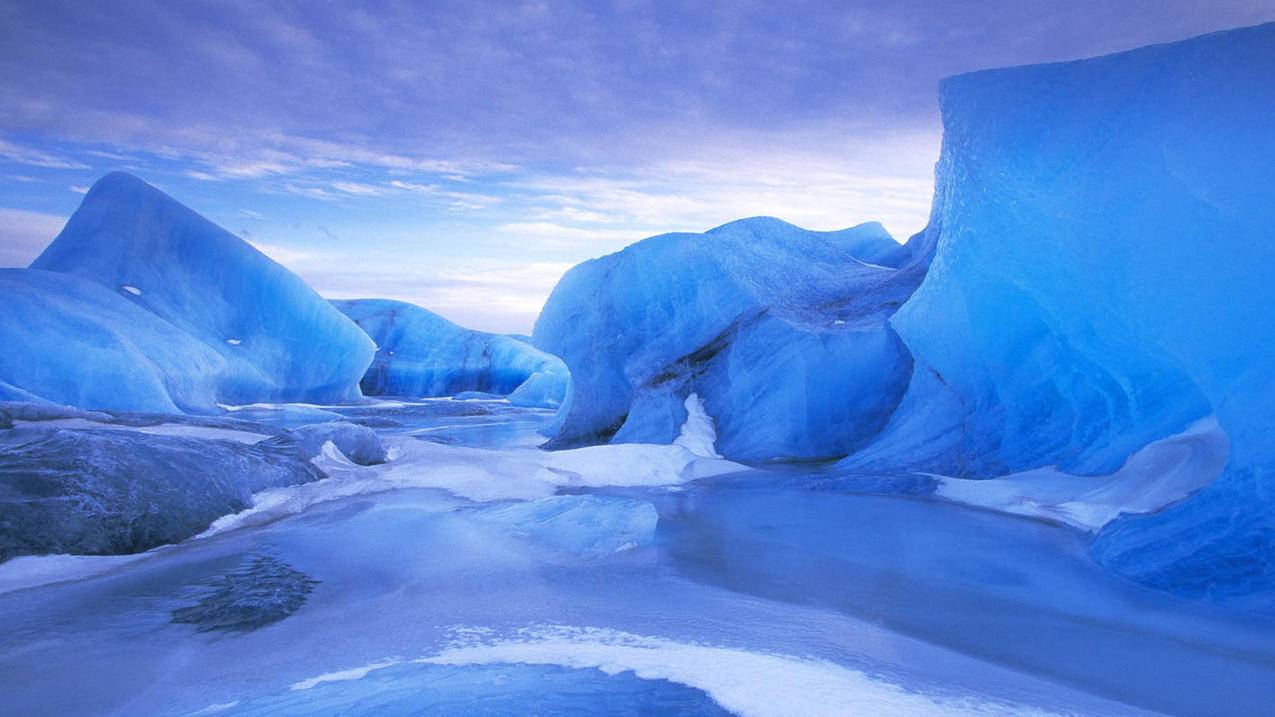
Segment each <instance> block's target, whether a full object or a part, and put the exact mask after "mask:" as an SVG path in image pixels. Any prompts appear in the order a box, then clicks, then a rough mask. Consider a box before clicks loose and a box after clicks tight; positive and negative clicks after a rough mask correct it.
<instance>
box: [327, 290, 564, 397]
mask: <svg viewBox="0 0 1275 717" xmlns="http://www.w3.org/2000/svg"><path fill="white" fill-rule="evenodd" d="M332 303H333V305H334V306H336V308H337V309H339V310H340V311H341V312H342V313H344V314H345V315H346V316H348V317H349V318H350V319H352V320H353V321H354V322H355V323H356V324H358V326H359V327H360V328H362V329H363V330H364V331H365V332H367V334H368V335H369V336H371V337H372V340H373V341H375V342H376V347H377V348H376V357H375V358H374V359H373V361H372V365H371V367H370V368H369V369H368V371H367V374H366V375H365V376H364V377H363V381H362V385H363V390H364V392H366V393H367V394H369V395H378V396H380V395H385V396H416V397H428V396H454V395H456V394H458V393H462V392H465V391H480V392H483V393H489V394H495V395H501V396H504V395H509V400H510V401H511V402H512V403H515V404H518V405H525V406H544V407H550V408H555V407H557V406H558V404H560V403H561V402H562V397H563V394H564V393H565V391H566V387H567V382H568V372H567V369H566V367H565V366H564V365H563V363H562V362H561V361H559V360H558V359H557V358H555V357H553V356H550V355H548V354H546V353H544V352H543V351H539V350H537V349H535V348H532V347H531V346H530V345H528V344H526V343H524V342H522V341H519V340H518V339H515V338H512V337H510V336H505V335H502V334H489V333H484V332H482V331H471V330H469V329H466V328H463V327H460V326H457V325H456V324H454V323H452V322H450V321H448V320H447V319H444V318H443V317H441V316H439V315H438V314H435V313H433V312H431V311H427V310H425V309H422V308H421V307H419V306H416V305H414V304H408V303H405V302H402V301H390V300H387V299H356V300H350V301H334V302H332Z"/></svg>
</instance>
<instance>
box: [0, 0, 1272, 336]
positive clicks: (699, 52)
mask: <svg viewBox="0 0 1275 717" xmlns="http://www.w3.org/2000/svg"><path fill="white" fill-rule="evenodd" d="M1273 19H1275V0H1264V1H1260V2H1259V1H1256V0H1214V1H1212V2H1199V0H1161V1H1158V2H1150V1H1140V0H1122V1H1120V2H1112V1H1111V0H1106V1H1102V2H1096V1H1091V0H1079V1H1073V2H1043V1H1039V0H1018V1H1016V2H959V1H955V2H954V1H948V2H930V1H920V2H887V1H885V0H880V1H876V2H840V3H810V2H785V3H775V2H766V3H761V2H758V3H751V2H742V1H738V0H737V1H735V2H727V3H680V4H674V3H638V2H620V3H602V2H529V3H512V2H510V3H497V2H491V3H486V2H472V1H470V2H455V3H451V2H437V3H424V2H413V3H396V2H382V3H377V2H373V3H344V2H323V3H320V2H269V3H267V2H250V3H249V2H245V3H233V2H216V3H202V2H112V3H86V2H62V1H60V0H40V1H38V2H14V1H11V0H0V27H3V31H2V32H3V33H4V37H3V42H0V106H2V107H4V108H5V109H4V112H3V113H0V264H7V265H21V264H24V263H25V262H27V261H29V260H30V259H31V258H32V257H33V256H34V255H35V253H37V252H38V251H39V249H40V248H41V247H42V246H43V245H44V244H46V243H47V242H48V240H49V239H50V238H52V236H53V234H55V233H56V231H57V230H58V229H59V228H60V225H61V222H62V221H63V220H64V219H65V217H66V216H67V215H68V214H69V213H70V212H71V211H73V210H74V208H75V206H76V204H77V202H78V200H79V196H80V193H82V191H83V190H84V188H85V187H86V186H87V185H88V184H90V183H91V182H92V181H93V180H94V179H96V177H97V176H100V175H101V174H103V173H105V172H107V171H109V170H111V169H126V170H129V171H133V172H134V173H136V174H138V175H139V176H141V177H143V178H144V179H147V180H148V181H151V182H152V183H155V184H157V185H159V186H160V187H162V188H164V189H165V190H167V191H169V192H170V193H172V194H174V195H175V196H176V197H177V198H179V199H181V200H182V201H184V202H185V203H187V204H189V205H190V206H192V207H194V208H195V209H197V210H199V211H201V212H203V213H204V214H206V215H207V216H209V217H210V218H212V219H213V220H215V221H217V222H219V223H221V224H223V225H224V226H226V227H227V228H229V229H231V230H232V231H235V232H236V233H239V234H240V235H242V236H244V237H245V238H247V239H248V240H249V241H252V242H253V243H255V244H257V245H258V246H260V247H262V248H263V249H264V250H265V251H267V253H270V254H271V255H272V256H274V257H275V258H277V259H279V260H280V261H282V262H283V263H285V264H287V265H289V266H291V267H292V268H294V269H295V270H297V271H298V272H299V273H301V274H302V275H303V276H305V277H306V278H307V279H309V280H310V281H311V283H312V284H314V285H315V287H316V288H318V289H319V290H320V291H321V292H322V293H325V294H327V295H331V296H341V297H350V296H372V295H376V296H389V297H394V298H402V299H407V300H411V301H416V302H418V303H421V304H422V305H425V306H427V307H429V308H433V309H435V310H438V311H440V312H442V313H444V314H445V315H447V316H449V317H451V318H453V319H455V320H458V321H460V322H462V323H466V324H469V325H473V326H476V327H479V328H487V329H492V330H507V331H526V330H528V329H529V328H530V324H531V321H532V320H533V319H534V316H535V314H536V312H537V311H538V309H539V306H540V304H541V302H542V301H543V299H544V297H545V295H546V294H547V292H548V291H549V289H550V288H551V287H552V285H553V283H554V282H555V281H556V279H557V278H558V276H560V275H561V273H562V271H564V270H565V269H566V268H567V267H569V266H570V265H571V264H573V263H575V262H577V261H580V260H583V259H586V258H589V257H591V256H597V255H599V254H603V253H607V252H610V251H614V250H615V249H618V248H620V247H621V246H623V245H625V244H627V243H629V242H631V241H633V240H635V239H638V238H641V237H642V236H646V235H649V234H653V233H658V232H661V231H668V230H675V229H685V230H696V231H699V230H703V229H707V228H709V227H711V226H713V225H716V224H720V223H722V222H725V221H728V220H731V219H735V218H738V217H741V216H749V215H757V214H769V215H774V216H779V217H781V218H784V219H788V220H790V221H793V222H795V223H798V224H802V225H806V226H810V227H812V228H819V229H830V228H837V227H841V226H847V225H851V224H855V223H858V222H861V221H867V220H872V219H876V220H880V221H882V222H884V223H885V224H886V226H887V227H888V228H889V229H890V230H891V231H892V232H894V233H895V234H896V236H898V237H899V238H900V239H904V238H906V237H907V235H909V234H911V233H912V232H914V231H916V230H918V229H920V228H921V226H922V224H923V223H924V221H925V215H926V212H927V210H928V206H929V199H930V173H931V169H932V165H933V161H934V159H935V157H936V154H937V149H938V138H939V119H938V111H937V106H936V100H935V88H936V84H937V81H938V80H939V79H940V78H941V77H944V76H946V75H951V74H956V73H960V72H966V71H970V70H976V69H982V68H988V67H998V66H1004V65H1014V64H1024V63H1031V62H1041V61H1051V60H1061V59H1072V58H1078V57H1085V56H1091V55H1097V54H1103V53H1107V52H1112V51H1117V50H1121V49H1127V48H1131V47H1136V46H1139V45H1145V44H1150V43H1155V42H1165V41H1171V40H1176V39H1181V38H1184V37H1188V36H1191V35H1195V34H1200V33H1203V32H1208V31H1211V30H1217V29H1223V28H1228V27H1235V26H1240V25H1247V24H1255V23H1258V22H1262V21H1266V20H1273Z"/></svg>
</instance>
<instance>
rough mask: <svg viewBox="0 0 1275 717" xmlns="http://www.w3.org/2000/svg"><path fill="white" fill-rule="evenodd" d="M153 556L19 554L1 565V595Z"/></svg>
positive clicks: (80, 577)
mask: <svg viewBox="0 0 1275 717" xmlns="http://www.w3.org/2000/svg"><path fill="white" fill-rule="evenodd" d="M150 555H151V553H150V552H146V553H137V554H134V555H66V554H61V555H19V556H18V557H16V558H10V559H8V560H6V561H4V562H3V563H0V593H7V592H11V591H14V590H26V589H29V588H36V587H40V586H42V585H52V584H54V583H60V582H66V581H68V580H83V579H84V578H89V577H93V576H95V575H102V574H103V573H107V572H110V571H112V570H115V569H116V568H119V567H122V566H124V565H128V564H129V563H133V562H136V561H138V560H141V559H142V558H145V557H149V556H150Z"/></svg>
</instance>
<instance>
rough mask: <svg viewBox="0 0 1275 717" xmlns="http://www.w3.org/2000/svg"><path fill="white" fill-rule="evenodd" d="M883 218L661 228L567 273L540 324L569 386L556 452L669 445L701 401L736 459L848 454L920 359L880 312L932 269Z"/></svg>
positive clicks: (722, 446) (539, 339)
mask: <svg viewBox="0 0 1275 717" xmlns="http://www.w3.org/2000/svg"><path fill="white" fill-rule="evenodd" d="M915 251H916V247H915V246H911V247H907V246H900V245H899V244H897V243H896V242H895V241H894V240H893V239H891V238H890V236H889V235H888V234H887V233H886V232H885V230H884V229H883V228H882V227H881V225H880V224H876V223H869V224H862V225H859V226H857V227H853V228H851V229H846V230H843V231H838V232H814V231H807V230H804V229H800V228H798V227H795V226H792V225H790V224H787V223H784V222H781V221H779V220H777V219H770V218H764V217H762V218H754V219H746V220H741V221H737V222H732V223H730V224H726V225H724V226H721V227H718V228H716V229H713V230H711V231H708V232H705V233H703V234H666V235H662V236H658V237H652V238H650V239H646V240H643V241H641V242H638V243H637V244H634V245H632V246H630V247H628V248H627V249H625V250H623V251H621V252H618V253H616V254H611V255H609V256H605V257H602V258H600V259H594V260H591V261H587V262H585V263H583V264H580V265H579V266H577V267H575V268H573V269H572V270H571V271H569V272H567V274H566V276H564V277H563V278H562V280H561V281H560V282H559V284H558V285H557V287H555V289H554V291H553V293H552V295H551V296H550V297H549V300H548V302H547V303H546V304H545V308H544V310H543V311H542V313H541V314H540V317H539V318H538V319H537V321H536V326H535V332H534V333H533V339H534V342H535V344H536V346H537V347H539V348H542V349H544V350H546V351H548V352H550V353H553V354H555V355H557V356H561V357H562V359H563V361H564V362H565V363H566V365H567V367H568V369H570V373H571V381H570V391H569V392H568V395H567V398H566V400H565V401H564V405H563V407H562V408H561V409H560V412H559V417H558V421H557V422H556V425H555V426H554V427H553V430H554V432H555V433H556V436H555V438H554V444H555V445H559V446H566V445H572V444H578V443H588V442H597V441H607V440H610V441H612V442H616V443H625V442H649V443H671V442H673V440H674V439H675V438H677V436H678V433H679V430H680V428H681V426H682V425H683V423H684V422H685V420H686V417H687V412H686V408H685V402H686V398H687V397H688V396H689V395H690V394H692V393H694V394H696V395H697V396H698V397H699V398H701V399H702V400H703V407H704V409H705V411H706V413H707V415H708V416H710V417H711V418H712V419H713V421H714V422H715V424H716V432H717V450H718V451H719V452H720V453H721V454H722V455H724V456H727V457H728V458H732V459H740V460H775V459H813V458H827V457H836V456H842V455H845V454H846V453H848V452H850V451H851V450H853V449H854V448H855V447H857V446H858V445H860V444H862V443H863V442H865V441H867V440H868V439H869V438H871V437H872V436H873V435H875V434H876V432H877V431H878V430H879V429H880V427H881V426H882V425H883V424H884V423H885V421H886V420H887V419H888V418H889V416H890V414H891V412H892V411H893V410H894V407H895V404H897V403H898V401H899V399H900V397H901V396H902V394H903V391H904V389H905V388H906V386H907V383H908V377H909V375H910V373H911V368H912V360H911V357H910V356H909V355H908V352H907V350H906V348H905V347H904V346H903V343H902V342H901V341H900V340H899V337H898V336H897V335H896V334H895V332H894V330H893V329H892V328H891V327H890V325H889V323H888V322H887V319H888V318H889V316H890V314H892V313H893V311H894V310H895V308H897V307H898V305H899V304H900V303H902V301H903V300H904V299H906V298H907V296H908V295H909V294H910V293H911V291H912V290H913V288H914V287H915V286H916V284H917V282H918V281H919V280H920V278H921V274H922V273H923V271H924V258H925V257H918V256H915V255H914V253H915Z"/></svg>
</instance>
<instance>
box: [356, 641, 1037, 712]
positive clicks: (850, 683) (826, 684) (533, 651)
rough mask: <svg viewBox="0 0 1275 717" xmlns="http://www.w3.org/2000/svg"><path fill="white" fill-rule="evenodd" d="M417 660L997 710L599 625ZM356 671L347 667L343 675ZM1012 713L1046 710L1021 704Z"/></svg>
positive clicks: (784, 658) (741, 696)
mask: <svg viewBox="0 0 1275 717" xmlns="http://www.w3.org/2000/svg"><path fill="white" fill-rule="evenodd" d="M418 662H421V663H425V664H441V665H489V664H500V663H518V664H531V665H561V666H563V667H570V668H573V669H585V668H597V669H600V670H602V671H603V672H605V673H607V674H609V675H615V674H619V673H622V672H626V671H631V672H633V673H634V674H636V675H637V676H638V677H640V678H642V679H644V680H669V681H672V682H676V683H679V684H683V685H687V686H689V687H694V688H697V689H700V690H703V691H704V692H706V693H708V695H709V696H710V697H712V698H713V700H714V701H715V702H717V704H719V705H721V706H722V707H724V708H726V709H727V710H729V711H730V712H732V713H733V714H737V715H742V716H743V717H771V716H774V717H785V716H787V715H809V716H810V717H816V716H818V715H829V717H841V716H842V715H862V716H863V717H873V716H874V715H880V716H881V717H911V716H913V715H918V716H919V715H935V716H939V715H944V716H945V715H967V714H968V715H979V714H988V713H989V712H995V711H998V710H997V709H996V707H999V706H996V707H994V706H992V705H986V704H979V703H977V702H969V701H965V702H962V701H960V700H955V699H950V698H949V699H943V698H940V697H935V696H931V695H926V694H922V693H918V692H915V691H912V690H908V689H905V688H903V687H901V686H899V685H896V684H893V683H890V682H888V681H886V680H883V679H880V678H874V677H870V676H868V675H866V674H864V673H862V672H859V671H857V670H852V669H849V668H846V667H843V666H841V665H836V664H833V663H830V662H825V661H819V660H810V659H805V658H801V657H794V656H790V655H779V654H770V653H759V652H749V651H746V650H740V649H732V648H728V647H718V646H713V645H700V644H688V643H681V642H677V641H674V640H668V639H664V638H659V637H646V636H641V635H634V634H631V633H626V632H622V631H618V630H611V629H602V628H576V627H567V626H556V625H555V626H544V627H535V628H528V629H525V630H523V631H522V634H521V635H520V636H519V638H518V639H512V640H494V641H490V642H487V643H481V642H480V643H479V644H469V645H461V646H456V647H451V648H449V649H446V650H444V651H442V652H440V653H439V654H437V655H433V656H430V657H425V658H422V659H420V660H418ZM386 666H388V665H387V664H386V663H383V662H382V663H376V664H374V665H369V666H367V668H366V672H364V673H363V674H359V675H357V676H354V677H351V678H350V679H360V678H362V677H365V676H366V674H367V672H371V671H372V670H375V669H380V668H383V667H386ZM359 669H360V670H363V669H364V668H359ZM355 672H356V671H355V670H350V671H349V673H348V674H349V675H354V673H355ZM343 677H344V676H343ZM758 685H765V689H762V690H759V689H757V686H758ZM989 708H990V709H989ZM1013 712H1014V714H1018V715H1033V714H1048V713H1047V712H1043V711H1040V710H1033V709H1030V708H1024V707H1019V708H1017V709H1015V710H1013Z"/></svg>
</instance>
